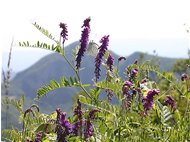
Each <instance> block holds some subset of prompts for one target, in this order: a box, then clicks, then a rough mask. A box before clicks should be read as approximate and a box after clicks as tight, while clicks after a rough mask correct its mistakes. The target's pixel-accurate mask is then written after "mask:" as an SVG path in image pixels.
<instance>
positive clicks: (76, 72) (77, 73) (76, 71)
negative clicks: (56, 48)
mask: <svg viewBox="0 0 190 142" xmlns="http://www.w3.org/2000/svg"><path fill="white" fill-rule="evenodd" d="M62 56H63V57H64V59H65V60H66V62H67V63H68V64H69V65H70V67H71V68H72V69H73V71H74V72H75V74H76V76H77V78H78V80H79V83H80V88H81V89H82V90H83V91H84V92H85V93H86V95H87V96H88V97H89V98H90V99H92V97H91V96H90V94H89V93H88V92H87V90H86V89H85V88H84V87H83V85H82V82H81V79H80V76H79V71H78V70H76V69H75V67H74V66H73V65H72V64H71V62H70V61H69V60H68V59H67V57H66V56H65V54H62Z"/></svg>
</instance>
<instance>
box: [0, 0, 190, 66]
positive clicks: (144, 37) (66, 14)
mask: <svg viewBox="0 0 190 142" xmlns="http://www.w3.org/2000/svg"><path fill="white" fill-rule="evenodd" d="M0 13H1V17H2V19H3V20H1V26H0V28H1V29H0V31H1V33H0V34H1V40H0V43H1V44H0V45H1V49H2V51H3V52H4V53H5V54H6V53H7V51H8V50H9V47H10V44H11V40H12V37H14V41H15V42H14V45H15V46H14V49H13V51H14V52H13V55H15V56H13V57H14V60H15V63H14V62H13V64H15V65H14V66H16V68H19V69H16V70H22V69H23V68H26V64H27V63H28V64H32V63H34V62H35V61H37V60H38V59H39V58H40V57H42V55H43V53H44V52H43V53H42V52H41V51H39V50H38V51H39V52H37V50H35V51H34V50H31V49H23V48H21V47H18V46H16V45H17V44H18V42H19V41H26V40H29V41H31V42H35V41H37V40H41V41H45V42H49V40H47V39H46V38H44V37H43V35H41V33H39V32H38V31H37V30H35V28H34V27H33V26H32V25H31V23H32V22H34V21H36V22H37V23H39V24H40V25H42V26H44V27H45V28H47V29H49V31H50V32H52V33H53V35H55V37H57V38H59V33H60V29H59V23H60V22H64V23H67V25H68V31H69V40H68V41H67V44H69V43H71V42H73V41H76V40H79V39H80V35H81V25H82V22H83V20H84V19H85V18H87V17H89V16H91V18H92V21H91V35H90V39H93V40H95V41H96V42H98V41H99V40H100V39H101V37H102V36H103V35H107V34H109V35H110V49H111V50H113V51H115V52H116V53H118V54H122V55H129V54H131V53H132V52H134V51H136V50H138V51H144V52H149V53H152V51H153V50H157V52H158V54H159V55H161V56H169V57H185V56H186V57H187V54H186V53H187V48H189V35H188V34H187V32H186V29H188V28H189V25H190V2H189V0H118V1H114V0H96V1H95V0H69V1H68V0H54V1H47V0H27V1H26V0H16V1H13V0H6V1H2V2H1V8H0ZM184 23H186V25H184ZM26 50H27V51H26ZM22 53H23V55H22ZM5 54H4V56H3V64H4V62H5V61H6V59H5V58H4V57H5ZM45 54H47V52H46V53H45ZM16 55H18V56H16ZM26 62H27V63H26ZM20 66H21V67H20Z"/></svg>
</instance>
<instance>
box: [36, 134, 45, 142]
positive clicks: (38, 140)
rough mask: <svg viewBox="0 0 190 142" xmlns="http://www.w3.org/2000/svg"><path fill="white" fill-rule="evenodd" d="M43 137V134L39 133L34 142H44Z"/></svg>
mask: <svg viewBox="0 0 190 142" xmlns="http://www.w3.org/2000/svg"><path fill="white" fill-rule="evenodd" d="M42 136H43V134H42V132H38V133H37V134H36V138H35V140H34V142H42Z"/></svg>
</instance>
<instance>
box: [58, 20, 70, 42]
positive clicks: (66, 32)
mask: <svg viewBox="0 0 190 142" xmlns="http://www.w3.org/2000/svg"><path fill="white" fill-rule="evenodd" d="M59 27H60V28H62V31H61V34H60V35H61V37H62V38H63V43H64V42H65V40H68V38H67V36H68V31H67V25H66V24H64V23H60V24H59Z"/></svg>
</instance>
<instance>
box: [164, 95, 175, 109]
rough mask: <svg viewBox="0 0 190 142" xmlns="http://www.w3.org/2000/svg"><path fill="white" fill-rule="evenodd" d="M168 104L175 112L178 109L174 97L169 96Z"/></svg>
mask: <svg viewBox="0 0 190 142" xmlns="http://www.w3.org/2000/svg"><path fill="white" fill-rule="evenodd" d="M166 103H167V104H168V105H169V106H171V108H172V109H173V111H175V110H176V109H177V108H176V102H175V100H174V98H173V97H172V96H167V99H166Z"/></svg>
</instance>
